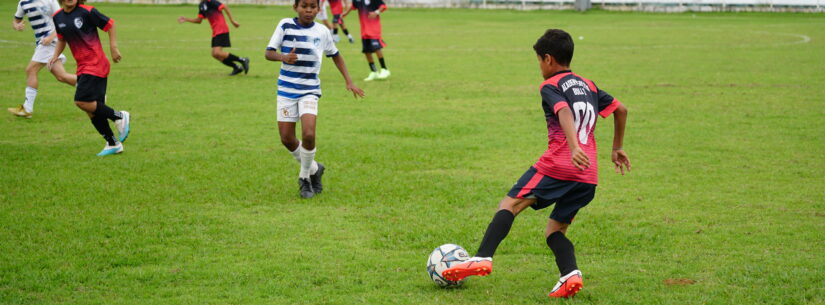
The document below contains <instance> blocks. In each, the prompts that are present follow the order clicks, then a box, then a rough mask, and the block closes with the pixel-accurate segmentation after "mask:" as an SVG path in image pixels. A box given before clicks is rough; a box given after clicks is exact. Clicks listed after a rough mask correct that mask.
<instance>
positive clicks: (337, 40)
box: [332, 34, 341, 43]
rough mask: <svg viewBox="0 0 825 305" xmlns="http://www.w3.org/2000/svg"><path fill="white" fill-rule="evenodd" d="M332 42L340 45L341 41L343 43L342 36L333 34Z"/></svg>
mask: <svg viewBox="0 0 825 305" xmlns="http://www.w3.org/2000/svg"><path fill="white" fill-rule="evenodd" d="M332 41H333V42H335V43H338V42H339V41H341V36H338V34H333V35H332Z"/></svg>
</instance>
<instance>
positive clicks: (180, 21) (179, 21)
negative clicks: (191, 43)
mask: <svg viewBox="0 0 825 305" xmlns="http://www.w3.org/2000/svg"><path fill="white" fill-rule="evenodd" d="M201 21H203V18H201V17H197V18H186V17H183V16H180V17H178V23H184V22H191V23H197V24H200V23H201Z"/></svg>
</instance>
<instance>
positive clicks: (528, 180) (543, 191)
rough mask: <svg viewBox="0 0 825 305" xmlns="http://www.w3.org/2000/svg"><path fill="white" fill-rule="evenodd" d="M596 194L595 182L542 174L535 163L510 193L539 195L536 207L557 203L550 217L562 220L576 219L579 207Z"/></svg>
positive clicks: (526, 196) (532, 196)
mask: <svg viewBox="0 0 825 305" xmlns="http://www.w3.org/2000/svg"><path fill="white" fill-rule="evenodd" d="M595 195H596V185H595V184H590V183H583V182H576V181H564V180H558V179H554V178H551V177H548V176H545V175H542V174H539V173H538V170H536V168H535V167H532V166H531V167H530V169H528V170H527V171H526V172H525V173H524V175H522V176H521V178H519V179H518V182H516V184H515V185H513V188H512V189H510V192H509V193H507V196H509V197H511V198H536V203H534V204H533V205H532V206H530V207H532V208H533V209H534V210H541V209H543V208H546V207H549V206H550V205H552V204H553V203H555V204H556V206H555V207H554V208H553V212H551V213H550V218H552V219H555V220H556V221H559V222H562V223H571V222H573V218H574V217H576V213H578V212H579V209H581V208H583V207H585V206H586V205H587V204H588V203H590V201H591V200H593V197H594V196H595Z"/></svg>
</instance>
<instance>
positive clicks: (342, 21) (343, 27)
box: [338, 17, 353, 43]
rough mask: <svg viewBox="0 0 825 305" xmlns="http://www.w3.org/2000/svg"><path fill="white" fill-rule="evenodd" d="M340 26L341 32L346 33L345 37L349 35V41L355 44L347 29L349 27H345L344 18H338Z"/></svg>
mask: <svg viewBox="0 0 825 305" xmlns="http://www.w3.org/2000/svg"><path fill="white" fill-rule="evenodd" d="M338 26H340V27H341V31H342V32H344V35H347V40H349V43H353V39H352V35H350V33H349V30H348V29H347V26H346V25H344V18H343V17H342V18H338Z"/></svg>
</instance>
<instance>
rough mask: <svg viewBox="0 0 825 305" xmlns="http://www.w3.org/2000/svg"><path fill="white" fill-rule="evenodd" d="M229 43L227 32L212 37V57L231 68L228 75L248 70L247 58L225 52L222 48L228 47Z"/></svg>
mask: <svg viewBox="0 0 825 305" xmlns="http://www.w3.org/2000/svg"><path fill="white" fill-rule="evenodd" d="M230 46H231V43H230V42H229V33H223V34H220V35H218V36H215V37H213V38H212V57H213V58H215V59H216V60H217V61H220V62H221V63H223V64H224V65H226V66H227V67H230V68H232V72H231V73H229V75H238V74H240V73H241V72H247V73H248V72H249V59H248V58H240V57H238V56H237V55H234V54H232V53H229V52H226V51H224V50H223V48H224V47H227V48H228V47H230ZM235 62H237V63H239V64H240V66H239V65H237V64H235Z"/></svg>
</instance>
